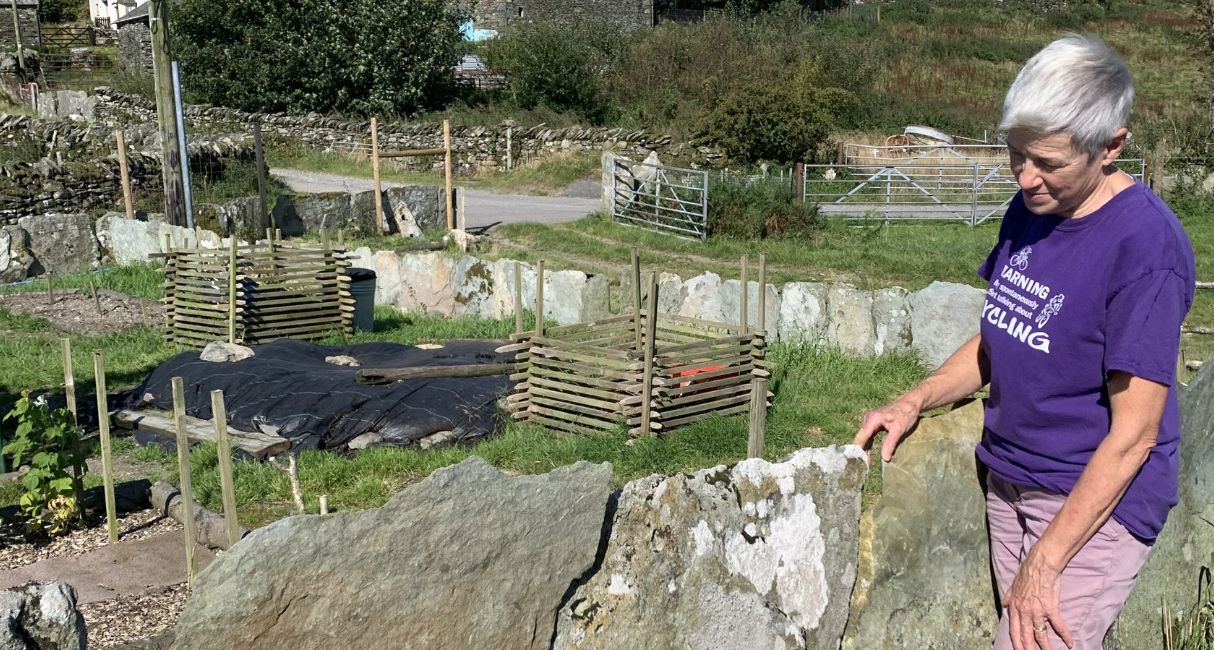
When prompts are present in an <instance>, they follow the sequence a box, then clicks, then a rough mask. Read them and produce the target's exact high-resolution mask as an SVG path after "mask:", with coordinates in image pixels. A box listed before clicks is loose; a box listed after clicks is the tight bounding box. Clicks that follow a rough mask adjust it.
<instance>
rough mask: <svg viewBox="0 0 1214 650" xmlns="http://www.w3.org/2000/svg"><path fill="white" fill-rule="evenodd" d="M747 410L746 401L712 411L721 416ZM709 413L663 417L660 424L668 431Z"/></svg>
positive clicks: (748, 404)
mask: <svg viewBox="0 0 1214 650" xmlns="http://www.w3.org/2000/svg"><path fill="white" fill-rule="evenodd" d="M749 411H750V403H749V402H747V403H745V404H741V405H739V406H734V407H731V408H727V409H724V410H721V411H715V412H714V413H715V414H716V415H720V416H722V417H727V416H730V415H738V414H740V413H747V412H749ZM709 415H711V414H710V413H697V414H695V415H689V416H686V417H681V418H675V419H672V420H665V419H663V420H662V426H663V427H665V429H666V430H667V431H669V430H670V429H673V428H675V427H680V426H683V425H684V424H691V423H692V422H696V421H699V420H703V419H704V418H706V417H708V416H709Z"/></svg>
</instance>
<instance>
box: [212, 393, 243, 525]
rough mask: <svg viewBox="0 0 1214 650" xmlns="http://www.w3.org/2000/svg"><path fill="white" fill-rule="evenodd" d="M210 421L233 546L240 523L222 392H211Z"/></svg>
mask: <svg viewBox="0 0 1214 650" xmlns="http://www.w3.org/2000/svg"><path fill="white" fill-rule="evenodd" d="M211 419H212V420H214V421H215V442H216V444H217V446H218V447H219V490H220V492H221V493H222V495H223V518H224V521H225V522H226V523H227V525H228V544H229V545H235V544H236V542H239V541H240V521H239V520H238V519H237V517H236V488H235V486H234V485H233V482H232V476H233V475H232V441H231V439H230V438H229V436H228V411H227V407H225V406H224V403H223V391H222V390H213V391H211ZM229 548H231V546H229Z"/></svg>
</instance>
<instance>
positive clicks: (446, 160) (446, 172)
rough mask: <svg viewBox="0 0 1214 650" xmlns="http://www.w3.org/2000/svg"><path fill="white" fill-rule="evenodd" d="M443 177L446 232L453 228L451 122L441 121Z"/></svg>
mask: <svg viewBox="0 0 1214 650" xmlns="http://www.w3.org/2000/svg"><path fill="white" fill-rule="evenodd" d="M443 149H445V150H446V153H445V154H444V156H443V176H444V177H445V178H446V185H447V230H451V229H453V228H455V215H454V212H455V204H454V203H453V200H454V197H452V196H451V120H443Z"/></svg>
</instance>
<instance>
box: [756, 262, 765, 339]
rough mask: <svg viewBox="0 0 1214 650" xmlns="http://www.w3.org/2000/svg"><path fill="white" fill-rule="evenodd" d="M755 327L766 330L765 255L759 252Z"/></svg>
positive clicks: (761, 330) (762, 330)
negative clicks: (757, 309)
mask: <svg viewBox="0 0 1214 650" xmlns="http://www.w3.org/2000/svg"><path fill="white" fill-rule="evenodd" d="M755 322H756V326H755V329H757V330H758V331H760V332H766V331H767V255H766V254H762V253H760V254H759V312H758V314H757V315H756V318H755Z"/></svg>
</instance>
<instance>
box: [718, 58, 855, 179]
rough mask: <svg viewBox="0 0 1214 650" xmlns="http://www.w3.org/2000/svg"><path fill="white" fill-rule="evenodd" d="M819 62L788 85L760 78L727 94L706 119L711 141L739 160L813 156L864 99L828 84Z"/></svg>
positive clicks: (801, 158)
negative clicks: (825, 81)
mask: <svg viewBox="0 0 1214 650" xmlns="http://www.w3.org/2000/svg"><path fill="white" fill-rule="evenodd" d="M821 83H822V81H821V75H820V71H819V69H818V68H817V66H807V67H806V68H805V69H804V70H803V71H802V72H801V73H799V74H797V75H796V76H794V77H793V78H792V79H791V80H789V81H788V82H785V83H783V84H778V83H771V80H768V79H756V80H755V81H754V82H753V83H752V84H750V85H748V86H745V87H743V88H742V89H741V90H740V92H737V93H733V94H730V95H729V96H727V97H725V99H723V100H722V101H721V102H720V103H719V104H717V106H716V108H714V109H713V110H712V111H711V112H709V113H708V114H707V115H706V116H705V117H704V119H703V121H702V122H701V133H702V135H703V137H704V139H705V140H707V141H708V142H710V143H712V144H714V145H716V146H718V147H720V148H721V149H723V150H724V151H725V152H726V153H727V154H729V156H730V157H731V158H734V159H739V160H750V161H758V160H767V161H773V162H785V163H786V162H795V161H798V160H810V159H813V158H814V157H815V154H816V152H817V150H818V148H819V146H820V145H822V144H823V143H824V142H825V141H826V137H827V135H828V134H830V132H831V131H832V130H834V129H835V128H837V127H838V126H840V124H839V123H840V121H841V116H843V115H847V114H851V113H855V111H856V107H857V106H858V104H859V100H858V99H857V98H856V95H855V94H853V93H852V92H850V91H847V90H844V89H842V88H832V87H829V86H822V85H819V84H821Z"/></svg>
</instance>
